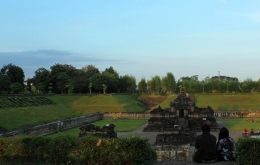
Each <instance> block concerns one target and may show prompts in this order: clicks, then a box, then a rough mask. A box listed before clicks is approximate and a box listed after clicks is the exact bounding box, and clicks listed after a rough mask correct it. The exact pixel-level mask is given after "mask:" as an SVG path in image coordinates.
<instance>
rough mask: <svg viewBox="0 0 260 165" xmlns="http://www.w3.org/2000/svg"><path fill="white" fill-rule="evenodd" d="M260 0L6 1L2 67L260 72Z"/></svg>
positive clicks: (1, 12)
mask: <svg viewBox="0 0 260 165" xmlns="http://www.w3.org/2000/svg"><path fill="white" fill-rule="evenodd" d="M259 61H260V1H258V0H250V1H244V0H243V1H242V0H232V1H231V0H193V1H187V0H131V1H130V0H129V1H126V0H111V1H108V0H102V1H101V0H87V1H86V0H82V1H80V0H74V1H70V0H54V1H53V0H44V1H35V0H26V1H18V0H8V1H4V0H2V1H0V68H2V67H3V65H6V64H9V63H12V64H15V65H17V66H20V67H21V68H23V70H24V72H25V75H26V78H28V77H30V78H32V77H33V76H34V71H35V70H37V69H38V68H40V67H44V68H46V69H50V66H52V65H54V64H55V63H60V64H70V65H72V66H75V67H76V68H78V69H80V68H82V67H84V66H86V65H95V66H96V67H97V68H99V70H100V71H104V70H105V68H109V67H110V66H112V67H113V68H114V69H115V70H116V71H117V72H118V73H119V75H122V76H123V75H126V74H128V75H133V76H135V77H136V80H137V82H139V81H140V79H141V78H143V77H144V78H146V80H150V79H151V77H152V76H156V75H159V76H165V75H166V73H167V72H172V73H173V75H174V76H175V79H176V80H178V79H179V78H180V77H183V76H193V75H198V76H199V79H204V78H205V77H206V76H210V77H212V76H217V75H218V73H220V75H223V76H230V77H237V78H238V79H239V81H244V80H245V79H246V78H251V79H253V80H254V81H257V80H258V79H259V78H260V65H259Z"/></svg>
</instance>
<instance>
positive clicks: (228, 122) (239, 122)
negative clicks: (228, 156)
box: [217, 118, 260, 132]
mask: <svg viewBox="0 0 260 165" xmlns="http://www.w3.org/2000/svg"><path fill="white" fill-rule="evenodd" d="M246 120H248V118H232V119H230V118H227V119H223V118H222V119H220V118H219V119H218V120H217V121H222V122H223V123H224V124H225V126H226V127H227V128H228V129H229V130H230V131H241V132H242V131H243V130H244V128H247V129H248V130H251V129H254V130H255V131H259V130H260V123H249V122H246ZM256 120H260V119H259V118H256Z"/></svg>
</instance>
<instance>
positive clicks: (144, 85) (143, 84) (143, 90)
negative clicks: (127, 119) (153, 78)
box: [138, 78, 147, 94]
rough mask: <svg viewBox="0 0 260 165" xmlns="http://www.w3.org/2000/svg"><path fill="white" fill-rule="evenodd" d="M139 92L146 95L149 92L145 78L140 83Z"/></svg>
mask: <svg viewBox="0 0 260 165" xmlns="http://www.w3.org/2000/svg"><path fill="white" fill-rule="evenodd" d="M138 90H139V91H140V92H141V93H142V94H144V93H146V91H147V83H146V81H145V78H142V79H141V81H140V82H139V83H138Z"/></svg>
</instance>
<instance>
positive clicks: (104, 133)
mask: <svg viewBox="0 0 260 165" xmlns="http://www.w3.org/2000/svg"><path fill="white" fill-rule="evenodd" d="M114 128H115V125H114V124H107V125H105V126H103V127H102V128H100V127H99V126H96V125H93V124H88V125H85V126H82V127H80V132H79V137H82V136H85V135H93V136H98V137H101V138H117V133H116V132H115V131H114Z"/></svg>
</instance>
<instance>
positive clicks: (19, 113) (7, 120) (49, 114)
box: [0, 95, 145, 131]
mask: <svg viewBox="0 0 260 165" xmlns="http://www.w3.org/2000/svg"><path fill="white" fill-rule="evenodd" d="M49 99H51V100H52V101H54V102H56V103H57V104H56V105H44V106H38V107H35V106H34V107H19V108H6V109H0V126H2V127H4V128H5V129H7V130H9V131H11V130H16V129H20V128H24V127H29V126H33V125H38V124H42V123H47V122H51V121H55V120H61V119H66V118H70V117H74V116H80V115H84V114H90V113H94V112H142V111H144V110H145V106H144V105H143V104H142V103H140V102H139V101H137V98H136V96H132V95H114V96H109V95H95V96H61V95H59V96H50V97H49ZM136 102H138V103H139V105H141V106H139V105H137V104H136Z"/></svg>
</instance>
